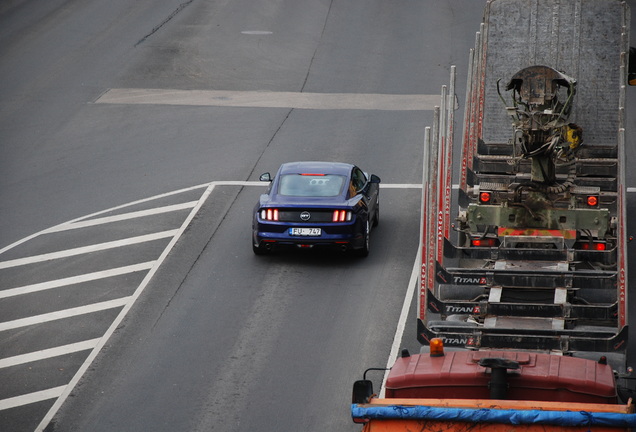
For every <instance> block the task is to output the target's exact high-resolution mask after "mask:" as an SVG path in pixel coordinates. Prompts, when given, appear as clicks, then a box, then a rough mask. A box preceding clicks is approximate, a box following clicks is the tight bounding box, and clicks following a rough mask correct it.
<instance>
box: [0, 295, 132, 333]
mask: <svg viewBox="0 0 636 432" xmlns="http://www.w3.org/2000/svg"><path fill="white" fill-rule="evenodd" d="M131 298H132V297H122V298H118V299H115V300H108V301H105V302H100V303H93V304H90V305H87V306H79V307H75V308H70V309H62V310H58V311H55V312H49V313H45V314H41V315H33V316H30V317H27V318H20V319H17V320H13V321H5V322H0V331H5V330H12V329H16V328H21V327H26V326H30V325H34V324H42V323H45V322H49V321H55V320H60V319H64V318H71V317H74V316H78V315H85V314H89V313H93V312H99V311H103V310H108V309H115V308H118V307H122V306H126V304H127V303H128V302H129V301H130V300H131Z"/></svg>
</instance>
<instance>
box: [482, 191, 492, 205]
mask: <svg viewBox="0 0 636 432" xmlns="http://www.w3.org/2000/svg"><path fill="white" fill-rule="evenodd" d="M491 198H492V194H491V193H490V192H479V203H480V204H490V199H491Z"/></svg>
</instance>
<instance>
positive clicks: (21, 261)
mask: <svg viewBox="0 0 636 432" xmlns="http://www.w3.org/2000/svg"><path fill="white" fill-rule="evenodd" d="M177 232H178V230H168V231H162V232H158V233H154V234H146V235H142V236H137V237H130V238H127V239H123V240H116V241H112V242H106V243H98V244H94V245H90V246H83V247H79V248H75V249H67V250H63V251H59V252H51V253H46V254H42V255H34V256H30V257H25V258H17V259H13V260H9V261H2V262H0V269H5V268H9V267H17V266H21V265H26V264H33V263H37V262H43V261H50V260H54V259H60V258H68V257H71V256H76V255H83V254H87V253H91V252H97V251H102V250H106V249H113V248H117V247H122V246H128V245H132V244H137V243H144V242H149V241H153V240H160V239H163V238H168V237H172V236H174V235H175V234H176V233H177Z"/></svg>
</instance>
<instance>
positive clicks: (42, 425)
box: [35, 183, 215, 432]
mask: <svg viewBox="0 0 636 432" xmlns="http://www.w3.org/2000/svg"><path fill="white" fill-rule="evenodd" d="M214 187H215V183H210V184H209V185H208V187H207V188H206V190H205V192H204V193H203V195H202V196H201V198H200V199H199V202H198V203H197V205H196V207H194V208H193V209H192V211H191V212H190V214H189V215H188V217H187V218H186V219H185V221H184V222H183V224H181V227H180V228H179V229H178V232H177V233H176V234H175V235H174V236H173V237H172V240H171V241H170V243H169V244H168V245H167V246H166V247H165V249H164V250H163V252H162V253H161V255H160V256H159V258H158V259H157V261H156V265H155V266H154V267H153V268H152V269H150V271H149V272H148V274H146V277H145V278H144V280H143V281H142V282H141V284H139V286H138V287H137V289H136V290H135V292H134V293H133V295H132V296H131V297H129V301H128V302H127V303H126V304H125V305H124V307H123V309H122V310H121V311H120V312H119V315H117V318H115V320H114V321H113V323H112V324H111V325H110V327H109V328H108V330H107V331H106V332H105V333H104V336H103V337H102V338H101V339H100V341H99V342H98V343H97V346H96V347H95V348H94V349H93V351H91V353H90V354H89V355H88V357H87V358H86V360H85V361H84V363H83V364H82V365H81V366H80V367H79V369H78V370H77V372H76V373H75V375H74V376H73V378H72V379H71V381H70V382H69V383H68V385H67V386H66V388H65V389H64V390H63V391H62V393H61V394H60V395H59V397H58V398H57V400H56V401H55V402H54V403H53V405H52V406H51V408H50V409H49V411H48V412H47V413H46V415H45V416H44V418H43V419H42V421H41V422H40V424H39V425H38V426H37V427H36V428H35V432H43V431H44V429H45V428H46V427H47V425H48V424H49V423H50V421H51V420H52V419H53V416H54V415H55V413H56V412H57V411H58V410H59V409H60V407H61V406H62V404H63V403H64V401H66V398H68V396H69V395H70V393H71V391H73V388H75V386H76V385H77V383H78V382H79V380H80V379H81V378H82V376H83V375H84V373H86V370H87V369H88V367H89V366H90V365H91V363H93V360H95V357H97V354H98V353H99V352H100V350H101V349H102V347H103V346H104V344H105V343H106V342H107V341H108V339H110V337H111V336H112V334H113V333H114V332H115V330H116V329H117V327H119V325H120V323H121V322H122V320H123V319H124V317H125V316H126V315H127V314H128V311H129V310H130V308H131V307H132V305H133V304H135V302H136V301H137V299H138V298H139V296H140V295H141V293H142V292H143V291H144V290H145V289H146V286H147V285H148V283H149V282H150V280H151V279H152V278H153V276H154V275H155V273H156V272H157V270H158V269H159V268H160V267H161V264H162V263H163V261H164V260H165V259H166V257H167V256H168V254H169V253H170V251H171V250H172V248H173V247H174V245H175V244H176V243H177V241H178V240H179V238H180V237H181V235H182V234H183V233H184V232H185V230H186V228H187V227H188V226H189V225H190V222H192V219H194V216H195V215H196V214H197V213H198V211H199V209H200V208H201V206H203V203H205V201H206V200H207V199H208V197H209V196H210V194H211V193H212V191H213V190H214Z"/></svg>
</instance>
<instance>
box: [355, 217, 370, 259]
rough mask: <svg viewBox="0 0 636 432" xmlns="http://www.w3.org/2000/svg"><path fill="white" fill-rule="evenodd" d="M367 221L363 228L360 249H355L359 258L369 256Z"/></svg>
mask: <svg viewBox="0 0 636 432" xmlns="http://www.w3.org/2000/svg"><path fill="white" fill-rule="evenodd" d="M370 231H371V230H370V229H369V221H368V220H367V222H366V224H365V226H364V242H363V243H362V247H361V248H360V249H356V255H358V256H361V257H366V256H368V255H369V237H370V236H369V233H370Z"/></svg>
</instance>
